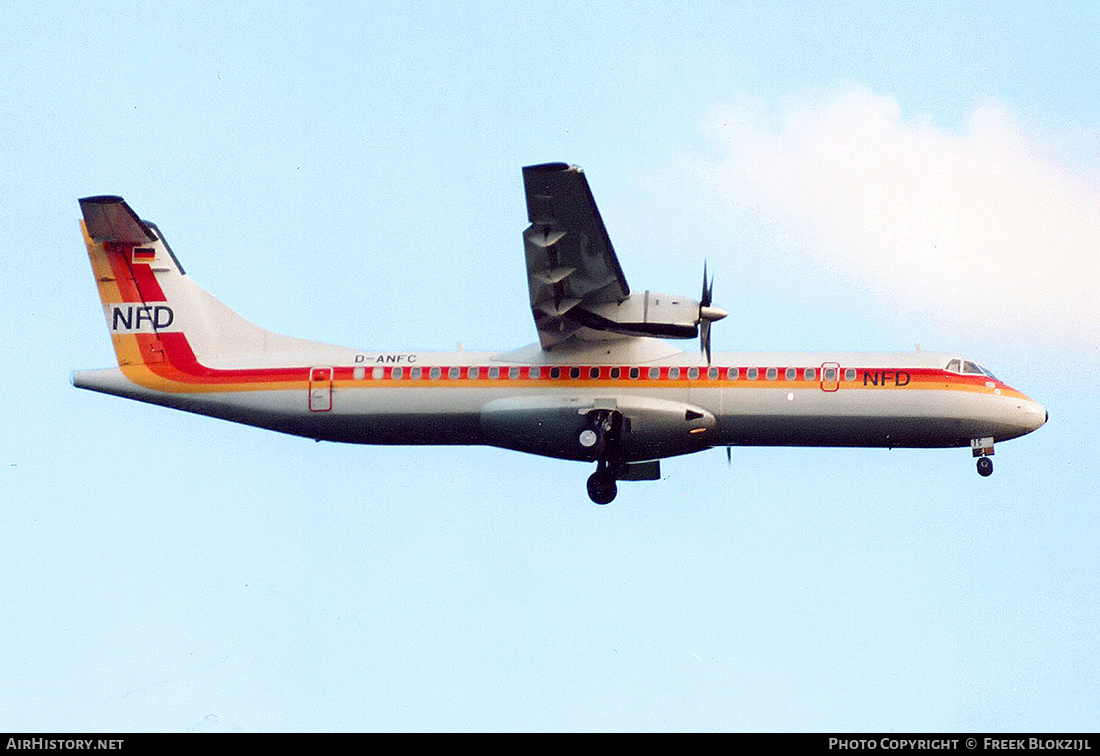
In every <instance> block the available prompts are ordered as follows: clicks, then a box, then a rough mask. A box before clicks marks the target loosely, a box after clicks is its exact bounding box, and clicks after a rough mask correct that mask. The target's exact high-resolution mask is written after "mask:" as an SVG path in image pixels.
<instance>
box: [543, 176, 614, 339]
mask: <svg viewBox="0 0 1100 756" xmlns="http://www.w3.org/2000/svg"><path fill="white" fill-rule="evenodd" d="M523 187H524V190H525V191H526V193H527V218H528V220H529V221H530V222H531V225H530V226H529V227H528V228H527V230H526V231H524V232H523V243H524V251H525V253H526V257H527V284H528V287H529V289H530V293H531V312H532V314H533V315H534V317H535V326H536V327H537V328H538V331H539V342H540V343H541V344H542V348H543V349H549V348H550V347H552V346H554V345H555V344H559V343H561V342H563V341H565V340H566V339H568V338H569V337H570V336H572V335H573V334H574V333H576V332H577V331H578V330H580V329H581V328H584V327H585V326H586V325H587V326H589V327H591V326H592V322H591V318H590V317H586V314H587V313H589V312H591V309H592V308H593V307H597V306H599V305H617V304H619V303H621V302H622V301H623V300H625V299H626V298H627V297H629V295H630V287H629V286H627V283H626V277H625V276H624V275H623V271H622V268H621V267H620V266H619V260H618V258H616V257H615V249H614V248H613V247H612V246H611V239H610V238H609V237H608V235H607V229H606V228H604V225H603V219H602V218H600V211H599V210H598V209H597V208H596V201H595V200H594V199H593V198H592V192H591V190H589V188H588V180H587V179H586V178H585V175H584V171H582V170H581V169H580V168H578V167H577V166H575V165H573V166H570V165H566V164H565V163H544V164H542V165H529V166H527V167H525V168H524V169H523ZM571 312H572V313H573V316H572V317H571V316H570V313H571ZM582 321H585V322H582Z"/></svg>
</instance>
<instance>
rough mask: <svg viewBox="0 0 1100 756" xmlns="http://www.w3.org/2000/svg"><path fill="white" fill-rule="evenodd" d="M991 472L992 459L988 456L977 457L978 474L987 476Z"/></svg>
mask: <svg viewBox="0 0 1100 756" xmlns="http://www.w3.org/2000/svg"><path fill="white" fill-rule="evenodd" d="M992 474H993V460H991V459H990V458H989V457H978V475H981V476H982V477H983V478H988V477H989V476H990V475H992Z"/></svg>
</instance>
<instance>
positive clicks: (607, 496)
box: [588, 469, 619, 504]
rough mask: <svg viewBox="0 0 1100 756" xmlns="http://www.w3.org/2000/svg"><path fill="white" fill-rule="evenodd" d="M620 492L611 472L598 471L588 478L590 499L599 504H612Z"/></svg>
mask: <svg viewBox="0 0 1100 756" xmlns="http://www.w3.org/2000/svg"><path fill="white" fill-rule="evenodd" d="M618 492H619V488H618V486H616V485H615V476H614V475H612V474H611V472H610V471H609V470H606V469H604V470H597V471H596V472H594V473H592V475H590V476H589V477H588V498H590V499H592V501H594V502H596V503H597V504H610V503H611V502H612V501H614V499H615V494H617V493H618Z"/></svg>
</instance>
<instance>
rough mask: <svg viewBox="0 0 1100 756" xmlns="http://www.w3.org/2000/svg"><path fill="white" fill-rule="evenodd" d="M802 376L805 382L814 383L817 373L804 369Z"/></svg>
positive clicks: (811, 369) (810, 369) (813, 370)
mask: <svg viewBox="0 0 1100 756" xmlns="http://www.w3.org/2000/svg"><path fill="white" fill-rule="evenodd" d="M802 376H803V377H804V378H805V379H806V380H807V381H816V380H817V371H816V370H815V369H813V368H806V372H804V373H803V374H802Z"/></svg>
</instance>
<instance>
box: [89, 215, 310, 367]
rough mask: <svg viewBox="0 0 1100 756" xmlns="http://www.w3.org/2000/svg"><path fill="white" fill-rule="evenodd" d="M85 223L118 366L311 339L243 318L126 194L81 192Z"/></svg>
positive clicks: (276, 348) (220, 357) (297, 347)
mask: <svg viewBox="0 0 1100 756" xmlns="http://www.w3.org/2000/svg"><path fill="white" fill-rule="evenodd" d="M80 209H81V212H82V213H83V216H84V218H83V220H82V222H81V228H82V230H83V232H84V243H85V245H86V246H87V248H88V257H89V259H90V261H91V264H92V273H93V274H94V276H95V280H96V286H97V287H98V289H99V297H100V300H101V301H102V302H103V309H104V315H105V316H106V318H107V329H108V331H109V332H110V335H111V341H112V342H113V344H114V348H115V355H116V357H117V358H118V364H119V367H120V368H123V369H124V370H125V368H127V367H129V366H137V365H147V366H154V365H157V364H158V363H164V362H169V361H172V360H171V357H172V352H173V350H175V351H176V352H177V353H180V352H184V353H186V354H185V355H180V356H181V359H183V360H184V361H187V362H192V361H194V360H196V359H198V360H199V361H201V362H206V363H209V362H217V361H224V360H233V359H235V358H244V357H250V358H257V357H262V356H263V355H265V354H270V353H274V352H279V353H286V352H297V351H301V350H303V348H308V347H309V346H310V345H312V342H307V341H304V340H301V339H294V338H290V337H287V336H281V335H279V334H276V333H273V332H271V331H268V330H265V329H263V328H260V327H259V326H257V325H255V324H253V323H251V322H249V321H248V320H246V319H244V318H243V317H241V316H240V315H238V314H237V313H236V312H234V311H233V310H231V309H230V308H229V307H227V306H226V305H224V304H223V303H222V302H220V301H219V300H218V299H216V298H215V297H214V296H212V295H211V294H210V293H208V292H207V291H205V290H204V289H202V288H201V287H200V286H198V285H197V284H195V283H194V282H193V281H191V279H190V278H188V276H187V275H186V274H185V273H184V271H183V267H182V266H181V265H180V264H179V261H178V260H177V259H176V256H175V254H173V252H172V250H171V248H170V247H169V246H168V243H167V242H166V241H165V240H164V236H163V234H161V233H160V230H159V229H157V227H156V226H155V225H153V224H152V223H149V222H148V221H143V220H141V219H140V218H139V217H138V215H137V214H136V213H135V212H134V211H133V210H132V209H131V208H130V206H129V205H128V204H127V203H126V201H125V200H123V199H122V198H121V197H115V196H109V195H101V196H95V197H85V198H84V199H81V200H80Z"/></svg>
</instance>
